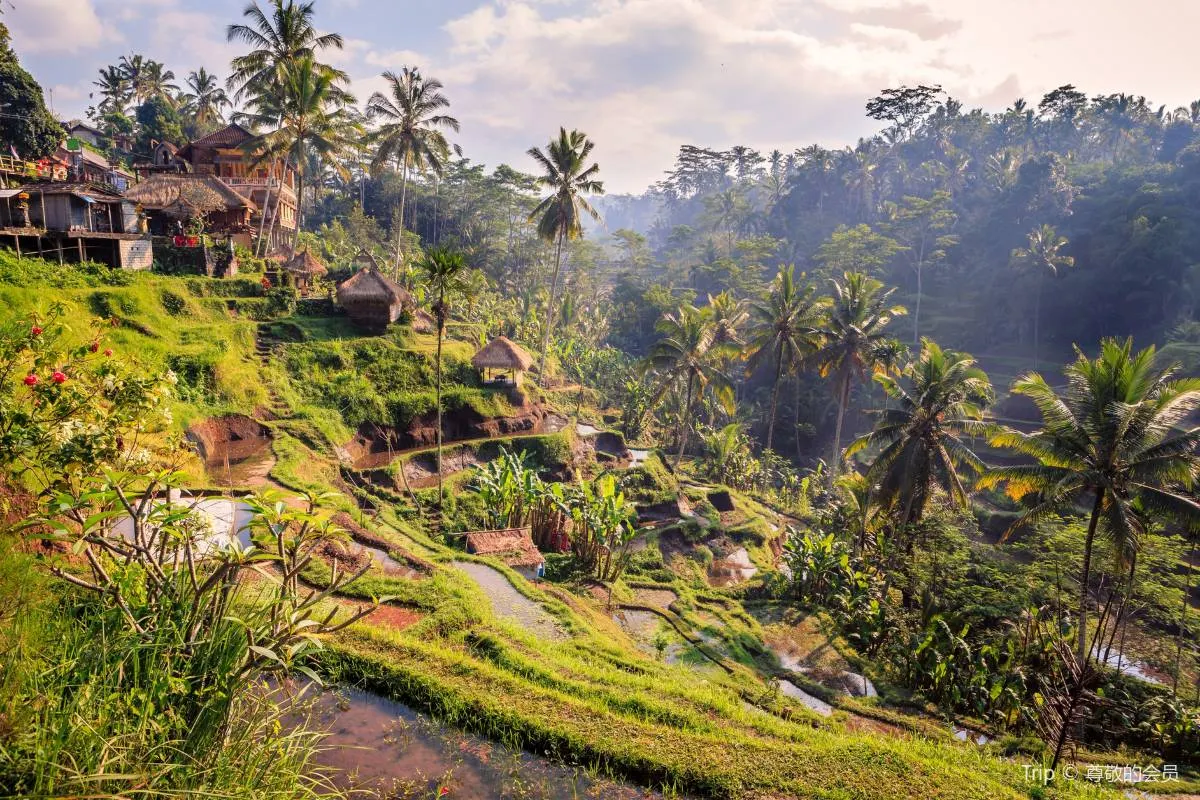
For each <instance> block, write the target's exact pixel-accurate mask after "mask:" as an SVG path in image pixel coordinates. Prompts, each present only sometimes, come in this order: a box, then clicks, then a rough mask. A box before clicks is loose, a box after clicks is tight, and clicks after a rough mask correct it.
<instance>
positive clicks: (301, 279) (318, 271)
mask: <svg viewBox="0 0 1200 800" xmlns="http://www.w3.org/2000/svg"><path fill="white" fill-rule="evenodd" d="M283 270H284V271H285V272H287V273H288V274H289V275H291V276H292V280H293V281H295V283H296V288H297V289H299V290H300V291H301V292H307V291H308V289H309V288H310V287H311V285H312V281H313V279H314V278H320V277H322V276H323V275H328V274H329V270H328V269H326V267H325V265H324V264H322V263H321V260H320V259H319V258H317V257H316V256H314V255H313V254H312V253H311V252H310V251H309V249H308V248H307V247H306V248H304V249H303V250H301V251H300V252H299V253H296V254H295V255H294V256H292V257H291V258H290V259H288V260H287V261H285V262H284V263H283Z"/></svg>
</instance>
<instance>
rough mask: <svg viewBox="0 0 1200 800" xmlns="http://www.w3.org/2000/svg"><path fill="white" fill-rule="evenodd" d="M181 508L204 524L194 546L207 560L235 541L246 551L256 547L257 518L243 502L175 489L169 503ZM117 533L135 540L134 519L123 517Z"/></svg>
mask: <svg viewBox="0 0 1200 800" xmlns="http://www.w3.org/2000/svg"><path fill="white" fill-rule="evenodd" d="M168 502H170V503H171V504H172V505H174V506H176V507H179V508H189V509H191V510H192V511H193V512H194V514H195V516H196V518H197V520H199V522H200V526H201V530H200V531H199V532H198V533H197V535H196V539H195V542H194V544H193V547H194V550H195V553H196V555H197V556H199V557H201V558H203V557H204V556H206V555H208V554H209V553H212V552H215V551H217V550H225V549H228V548H230V547H232V546H233V543H234V542H237V544H238V545H239V546H240V547H241V548H242V549H243V550H245V549H247V548H249V547H251V546H252V545H253V542H251V540H250V521H251V520H252V519H253V518H254V515H253V513H252V512H251V511H250V506H249V505H247V504H246V503H245V502H243V501H241V500H234V499H231V498H228V497H204V498H200V499H196V500H193V499H190V498H185V497H182V496H181V495H180V493H179V492H178V491H177V490H174V489H173V490H171V493H170V495H169V500H168ZM113 530H114V531H115V532H117V533H119V534H120V535H121V536H123V537H125V538H126V539H130V540H132V539H133V519H132V518H131V517H128V516H126V517H121V518H120V519H118V520H117V521H116V522H115V523H113Z"/></svg>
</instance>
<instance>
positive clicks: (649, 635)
mask: <svg viewBox="0 0 1200 800" xmlns="http://www.w3.org/2000/svg"><path fill="white" fill-rule="evenodd" d="M613 619H615V620H616V621H617V622H618V623H620V625H621V627H622V628H624V629H625V632H626V633H628V634H629V635H630V636H632V637H633V638H635V639H639V640H642V641H644V642H649V641H650V640H651V639H653V638H654V634H655V633H656V632H657V631H658V623H659V618H658V615H657V614H652V613H650V612H649V611H634V610H632V609H622V610H620V611H618V612H617V613H615V614H613Z"/></svg>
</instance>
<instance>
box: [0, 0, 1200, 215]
mask: <svg viewBox="0 0 1200 800" xmlns="http://www.w3.org/2000/svg"><path fill="white" fill-rule="evenodd" d="M10 3H11V6H10ZM0 4H3V6H4V9H5V14H4V17H3V19H4V21H5V23H6V24H7V25H8V26H9V28H10V29H11V30H12V33H13V43H14V47H15V48H16V49H17V52H18V54H19V55H20V57H21V59H22V61H23V63H24V64H25V65H26V66H27V67H28V68H29V69H30V71H31V72H32V73H33V74H34V76H35V77H36V78H37V79H38V80H39V81H41V83H42V84H43V86H45V87H46V88H47V89H49V90H50V91H51V92H52V99H53V105H54V108H55V110H56V111H57V112H58V113H59V114H60V115H61V116H63V117H74V116H82V114H83V113H84V111H85V109H86V108H87V106H88V104H89V101H88V96H87V95H88V91H89V90H90V83H91V81H92V80H93V79H94V77H95V74H96V71H97V70H98V69H99V68H100V67H101V66H103V65H105V64H108V63H112V62H115V61H116V59H117V58H118V57H119V56H120V55H121V54H122V53H128V52H140V53H143V54H144V55H146V56H149V57H152V58H155V59H158V60H160V61H164V62H166V63H167V64H168V66H170V67H171V68H172V69H173V70H174V71H175V73H176V75H177V76H179V77H180V78H182V77H183V76H184V75H186V73H187V72H188V71H189V70H192V69H195V68H196V67H198V66H201V65H203V66H205V67H206V68H208V69H209V70H210V71H212V72H215V73H217V74H218V75H221V76H224V74H225V73H226V71H227V65H228V62H229V58H230V56H231V55H234V54H236V53H237V52H238V51H239V48H240V45H237V44H230V43H228V42H226V41H225V27H226V25H228V24H229V23H230V22H234V21H237V20H238V19H239V18H240V14H241V10H242V8H243V7H244V6H245V0H0ZM316 8H317V22H318V25H319V26H320V27H321V28H322V29H324V30H336V31H338V32H339V33H341V34H342V35H343V36H344V37H345V38H346V48H345V50H344V51H343V52H341V53H339V54H336V55H334V56H332V57H331V60H333V61H335V63H337V64H338V65H339V66H341V67H342V68H344V69H346V70H347V71H348V72H349V73H350V75H351V76H352V78H353V79H354V90H355V93H356V94H357V96H358V98H359V100H360V101H365V100H366V98H367V97H368V96H369V95H370V93H371V92H372V91H374V90H375V89H377V88H379V87H380V85H381V82H380V79H379V77H378V76H379V74H380V73H381V72H382V71H384V70H385V69H398V68H399V67H401V66H402V65H405V64H409V65H418V66H420V67H421V68H422V70H423V71H424V72H425V73H426V74H430V75H435V76H437V77H438V78H440V79H441V80H442V81H443V82H444V83H445V84H446V93H447V95H448V96H449V97H450V99H451V101H452V103H453V110H452V113H453V114H454V115H455V116H457V117H458V118H459V120H460V121H461V122H462V125H463V130H462V133H461V134H460V136H459V137H458V141H459V142H460V143H461V144H462V146H463V147H464V149H465V150H466V153H467V155H468V156H469V157H471V158H473V159H475V160H477V161H482V162H485V163H487V164H489V165H495V164H498V163H501V162H506V163H509V164H512V165H513V166H515V167H517V168H520V169H530V168H531V166H532V165H531V164H530V163H529V161H528V159H527V157H526V156H525V155H524V153H525V150H526V149H528V148H529V147H530V146H531V145H535V144H542V143H544V142H545V141H546V140H547V139H549V137H550V136H551V135H552V134H553V133H554V132H555V131H556V130H557V127H558V126H559V125H566V126H568V127H576V128H580V129H581V130H584V131H586V132H587V133H588V134H589V135H590V136H591V137H592V138H593V139H595V140H596V143H597V148H596V151H595V153H596V157H597V160H598V161H599V162H600V164H601V167H602V173H603V177H604V178H605V179H606V180H607V183H608V187H609V190H610V191H640V190H641V189H642V188H644V187H645V186H646V185H648V184H649V183H652V182H653V181H655V180H657V179H658V177H659V176H661V174H662V172H663V170H665V169H667V168H668V167H669V166H670V164H671V162H672V160H673V158H674V155H675V152H676V150H677V149H678V147H679V145H680V144H683V143H691V144H700V145H706V146H713V147H728V146H730V145H733V144H745V145H750V146H754V147H758V148H760V149H763V150H769V149H771V148H773V147H779V148H780V149H784V150H788V149H791V148H793V147H799V146H804V145H806V144H810V143H812V142H820V143H821V144H824V145H826V146H844V145H846V144H851V143H853V142H854V141H855V140H856V139H857V138H858V137H859V136H862V135H865V134H869V133H870V132H872V131H873V130H874V125H873V123H872V122H871V121H870V120H867V119H866V118H865V117H864V115H863V111H862V109H863V105H864V102H865V101H866V99H867V98H868V97H870V96H872V95H873V94H875V93H877V92H878V90H879V89H881V88H883V87H885V86H892V85H898V84H899V83H902V82H907V83H915V82H926V83H929V82H938V83H941V84H942V85H944V86H945V87H946V88H947V89H949V90H950V91H951V92H952V93H953V94H954V95H955V96H956V97H958V98H960V99H962V100H963V101H964V102H966V103H967V104H968V105H982V106H984V107H985V108H988V109H995V110H999V109H1002V108H1004V107H1005V106H1007V105H1009V104H1010V103H1011V102H1012V100H1014V99H1015V98H1017V97H1025V98H1027V99H1029V100H1030V101H1031V102H1033V103H1036V101H1037V99H1038V98H1040V97H1041V95H1042V94H1044V93H1045V92H1046V91H1048V90H1050V89H1052V88H1054V87H1056V86H1058V85H1061V84H1063V83H1067V82H1071V83H1075V84H1076V85H1077V86H1079V87H1080V88H1081V89H1083V90H1084V91H1087V92H1089V93H1092V94H1095V93H1107V92H1116V91H1128V92H1135V93H1139V94H1145V95H1147V96H1148V97H1149V98H1150V99H1151V100H1152V101H1153V102H1155V103H1160V104H1166V105H1168V106H1169V107H1174V106H1177V105H1182V104H1186V103H1188V102H1190V101H1191V100H1194V99H1197V98H1200V82H1198V81H1197V76H1200V49H1198V48H1195V47H1194V46H1193V44H1192V42H1191V38H1192V36H1193V35H1194V32H1195V31H1196V30H1197V29H1200V3H1195V2H1193V1H1192V0H1178V1H1173V0H1143V2H1141V3H1139V4H1136V6H1135V5H1132V4H1129V3H1127V2H1125V0H1053V2H1051V1H1050V0H1003V1H1001V0H316Z"/></svg>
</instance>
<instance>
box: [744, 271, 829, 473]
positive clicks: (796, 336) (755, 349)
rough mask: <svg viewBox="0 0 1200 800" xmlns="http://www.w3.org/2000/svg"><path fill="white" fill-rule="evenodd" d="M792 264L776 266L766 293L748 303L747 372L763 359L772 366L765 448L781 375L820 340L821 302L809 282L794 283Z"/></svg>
mask: <svg viewBox="0 0 1200 800" xmlns="http://www.w3.org/2000/svg"><path fill="white" fill-rule="evenodd" d="M795 269H796V268H795V267H794V266H787V267H784V268H783V269H781V270H779V274H778V275H776V276H775V280H774V282H773V283H772V284H771V290H770V292H769V293H768V294H767V296H766V297H765V298H764V299H762V300H759V301H758V302H755V303H751V304H750V319H751V323H750V325H751V327H750V334H749V343H750V359H749V361H748V362H747V368H748V370H749V371H750V372H753V371H754V370H756V369H758V367H759V366H761V365H762V364H763V363H770V364H771V365H772V367H773V368H774V376H775V377H774V380H773V381H772V382H771V410H770V412H769V414H768V415H767V449H768V450H770V449H772V444H773V443H774V436H775V411H776V409H777V408H778V407H779V390H780V388H781V386H782V384H783V377H784V375H791V374H793V373H795V372H796V371H798V369H799V368H800V364H801V363H802V362H803V360H804V359H806V358H808V357H809V356H811V355H812V354H813V353H815V352H816V351H817V348H818V347H819V346H820V342H821V322H822V319H821V318H822V306H821V304H820V303H819V302H818V301H817V300H816V299H815V298H814V295H815V293H816V290H815V289H814V288H813V287H812V286H804V287H800V286H798V285H797V284H796V274H795Z"/></svg>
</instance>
